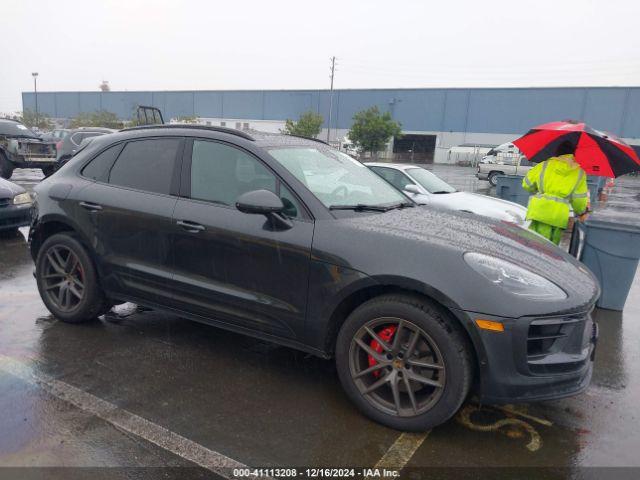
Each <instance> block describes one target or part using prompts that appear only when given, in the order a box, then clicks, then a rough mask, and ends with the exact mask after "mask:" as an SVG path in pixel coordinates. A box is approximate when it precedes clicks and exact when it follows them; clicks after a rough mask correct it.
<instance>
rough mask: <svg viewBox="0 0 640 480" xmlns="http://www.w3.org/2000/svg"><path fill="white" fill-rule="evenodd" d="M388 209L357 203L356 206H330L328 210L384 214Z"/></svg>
mask: <svg viewBox="0 0 640 480" xmlns="http://www.w3.org/2000/svg"><path fill="white" fill-rule="evenodd" d="M388 209H389V207H383V206H381V205H365V204H364V203H358V204H356V205H331V206H330V207H329V210H353V211H355V212H386V211H387V210H388Z"/></svg>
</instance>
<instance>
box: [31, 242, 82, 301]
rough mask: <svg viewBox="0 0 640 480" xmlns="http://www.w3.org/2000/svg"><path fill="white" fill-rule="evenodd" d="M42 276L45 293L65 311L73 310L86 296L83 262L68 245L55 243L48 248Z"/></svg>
mask: <svg viewBox="0 0 640 480" xmlns="http://www.w3.org/2000/svg"><path fill="white" fill-rule="evenodd" d="M41 278H42V281H43V287H44V291H45V294H46V295H47V297H48V298H49V300H50V301H51V303H53V304H54V305H55V306H56V307H57V308H59V309H60V310H61V311H63V312H71V311H73V310H74V309H75V308H76V307H77V306H78V305H79V304H80V302H81V301H82V299H83V298H84V295H85V286H84V274H83V271H82V264H81V263H80V260H79V258H78V256H77V255H76V254H75V253H74V252H73V251H72V250H71V249H70V248H68V247H65V246H63V245H54V246H52V247H51V248H49V250H47V252H46V254H45V258H44V268H43V272H42V277H41Z"/></svg>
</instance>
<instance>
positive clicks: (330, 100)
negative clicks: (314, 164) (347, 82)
mask: <svg viewBox="0 0 640 480" xmlns="http://www.w3.org/2000/svg"><path fill="white" fill-rule="evenodd" d="M335 72H336V57H331V76H330V77H329V78H330V79H331V90H330V91H329V123H328V124H327V143H329V136H330V135H331V117H332V116H333V75H334V74H335Z"/></svg>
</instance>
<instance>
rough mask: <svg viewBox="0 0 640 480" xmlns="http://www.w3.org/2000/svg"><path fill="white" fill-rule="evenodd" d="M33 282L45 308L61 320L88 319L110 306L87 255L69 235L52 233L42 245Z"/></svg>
mask: <svg viewBox="0 0 640 480" xmlns="http://www.w3.org/2000/svg"><path fill="white" fill-rule="evenodd" d="M36 281H37V284H38V290H39V292H40V297H41V298H42V301H43V302H44V304H45V306H46V307H47V309H49V311H50V312H51V313H52V314H53V315H54V316H55V317H57V318H59V319H60V320H63V321H65V322H69V323H80V322H84V321H87V320H92V319H94V318H96V317H97V316H99V315H102V314H103V313H105V312H106V311H107V310H108V308H109V307H110V305H109V304H108V302H107V300H106V298H105V296H104V293H103V292H102V289H101V288H100V286H99V284H98V278H97V273H96V269H95V267H94V265H93V262H92V261H91V258H90V257H89V255H88V253H87V251H86V250H85V248H84V247H83V246H82V244H81V243H80V242H79V241H78V240H77V239H76V238H75V237H74V236H72V235H69V234H66V233H59V234H56V235H52V236H51V237H49V238H48V239H47V240H46V241H45V242H44V243H43V244H42V247H41V248H40V250H39V252H38V258H37V259H36Z"/></svg>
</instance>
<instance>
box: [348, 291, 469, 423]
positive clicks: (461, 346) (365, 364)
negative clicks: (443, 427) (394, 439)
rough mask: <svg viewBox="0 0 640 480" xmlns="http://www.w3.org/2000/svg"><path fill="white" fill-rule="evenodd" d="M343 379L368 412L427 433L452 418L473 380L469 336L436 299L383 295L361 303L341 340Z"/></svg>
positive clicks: (389, 421)
mask: <svg viewBox="0 0 640 480" xmlns="http://www.w3.org/2000/svg"><path fill="white" fill-rule="evenodd" d="M336 364H337V369H338V375H339V377H340V381H341V383H342V385H343V387H344V389H345V391H346V392H347V394H348V396H349V397H350V398H351V400H352V401H353V402H354V403H355V404H356V406H357V407H358V408H359V409H360V410H361V411H362V412H363V413H364V414H365V415H367V416H368V417H370V418H372V419H373V420H375V421H377V422H379V423H382V424H384V425H387V426H389V427H392V428H395V429H398V430H408V431H424V430H427V429H430V428H432V427H434V426H437V425H440V424H441V423H443V422H445V421H447V420H448V419H449V418H451V417H452V416H453V415H454V414H455V413H456V412H457V411H458V409H459V408H460V406H461V405H462V402H463V401H464V400H465V398H466V396H467V394H468V392H469V389H470V387H471V381H472V361H471V357H470V352H469V347H468V342H467V341H466V339H465V337H464V335H463V333H462V332H461V331H460V328H459V327H458V326H457V325H456V324H454V323H453V322H451V321H450V320H449V319H448V317H447V315H446V314H445V313H444V312H443V311H442V310H441V308H440V307H438V306H437V305H435V304H432V303H431V302H430V301H428V300H426V299H423V298H420V297H414V296H410V295H385V296H381V297H377V298H374V299H372V300H369V301H368V302H366V303H364V304H363V305H361V306H360V307H358V308H357V309H356V310H355V311H354V312H353V313H352V314H351V315H350V316H349V317H348V318H347V320H346V321H345V323H344V324H343V326H342V328H341V330H340V332H339V334H338V340H337V344H336Z"/></svg>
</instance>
